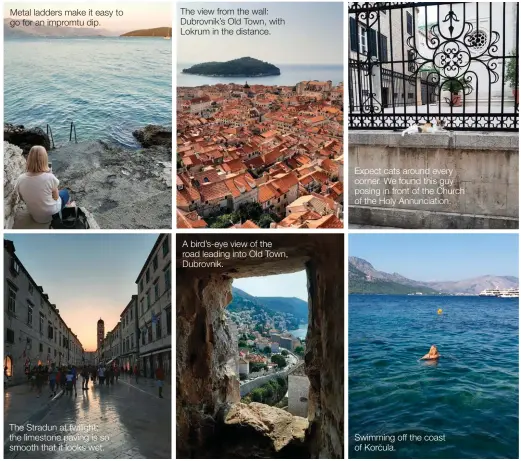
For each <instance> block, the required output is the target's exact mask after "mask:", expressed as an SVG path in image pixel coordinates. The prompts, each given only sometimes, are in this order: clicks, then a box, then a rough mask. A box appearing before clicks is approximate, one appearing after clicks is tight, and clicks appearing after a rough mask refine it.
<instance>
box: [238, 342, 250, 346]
mask: <svg viewBox="0 0 521 461" xmlns="http://www.w3.org/2000/svg"><path fill="white" fill-rule="evenodd" d="M239 347H248V345H247V344H246V342H245V341H239Z"/></svg>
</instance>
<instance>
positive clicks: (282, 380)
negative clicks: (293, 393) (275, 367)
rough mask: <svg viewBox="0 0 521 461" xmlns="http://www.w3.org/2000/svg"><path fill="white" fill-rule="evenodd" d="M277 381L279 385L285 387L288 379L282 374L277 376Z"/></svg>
mask: <svg viewBox="0 0 521 461" xmlns="http://www.w3.org/2000/svg"><path fill="white" fill-rule="evenodd" d="M277 383H278V384H279V387H284V386H285V385H286V380H285V379H284V378H283V377H282V376H277Z"/></svg>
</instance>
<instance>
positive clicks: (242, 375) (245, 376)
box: [239, 373, 248, 381]
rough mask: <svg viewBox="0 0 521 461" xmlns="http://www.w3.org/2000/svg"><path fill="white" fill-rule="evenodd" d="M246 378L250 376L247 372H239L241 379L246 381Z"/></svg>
mask: <svg viewBox="0 0 521 461" xmlns="http://www.w3.org/2000/svg"><path fill="white" fill-rule="evenodd" d="M246 378H248V376H247V375H246V373H240V374H239V379H240V380H241V381H244V380H245V379H246Z"/></svg>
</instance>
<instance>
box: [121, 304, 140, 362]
mask: <svg viewBox="0 0 521 461" xmlns="http://www.w3.org/2000/svg"><path fill="white" fill-rule="evenodd" d="M138 332H139V328H138V314H137V295H132V299H131V300H130V302H129V303H128V304H127V307H125V309H124V310H123V312H122V313H121V360H120V366H123V367H124V368H125V369H126V370H129V369H133V368H134V365H136V364H137V363H138V359H139V344H138V340H137V338H138Z"/></svg>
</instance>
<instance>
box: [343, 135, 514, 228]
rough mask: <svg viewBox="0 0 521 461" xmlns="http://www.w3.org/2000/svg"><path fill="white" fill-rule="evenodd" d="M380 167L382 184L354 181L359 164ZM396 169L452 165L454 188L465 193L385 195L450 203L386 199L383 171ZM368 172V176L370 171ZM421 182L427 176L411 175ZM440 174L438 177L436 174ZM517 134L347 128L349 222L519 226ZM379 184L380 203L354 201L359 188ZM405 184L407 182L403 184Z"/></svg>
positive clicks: (418, 226) (470, 226) (362, 166)
mask: <svg viewBox="0 0 521 461" xmlns="http://www.w3.org/2000/svg"><path fill="white" fill-rule="evenodd" d="M356 168H362V169H378V168H381V174H380V175H371V176H370V177H372V178H378V179H379V180H380V184H378V185H371V186H361V185H356V184H355V179H356V178H361V177H362V176H361V175H355V169H356ZM394 168H398V169H400V170H403V169H422V168H423V169H426V168H430V169H431V171H432V170H433V169H435V168H440V169H442V168H446V169H453V170H454V172H453V174H452V176H451V179H453V180H454V181H455V183H454V186H453V188H457V189H464V191H465V193H464V194H459V195H450V194H446V193H436V194H435V195H428V197H427V196H425V195H418V196H411V195H408V196H407V197H404V196H401V195H398V194H396V195H394V196H393V195H392V194H391V195H390V196H389V195H386V196H385V197H387V198H389V197H390V198H394V199H396V200H397V202H398V201H399V199H400V198H401V197H404V198H420V199H423V198H438V199H440V200H442V199H448V200H449V202H450V204H442V205H439V204H438V205H436V204H418V205H416V204H414V205H410V204H399V203H396V204H392V203H384V201H383V200H381V199H382V198H383V190H384V189H385V188H389V186H388V185H387V186H386V185H385V183H384V180H385V178H391V177H394V178H397V177H398V176H393V175H390V174H388V173H386V172H385V170H386V169H387V170H391V169H394ZM366 177H368V176H366ZM406 177H407V178H410V179H416V180H418V179H419V180H420V181H422V182H423V179H424V177H423V175H407V176H406ZM432 177H435V176H432ZM438 177H440V176H438ZM518 178H519V137H518V134H517V133H477V132H449V131H447V132H440V133H435V134H416V135H406V136H404V137H402V136H401V134H400V133H393V132H389V131H363V130H360V131H358V130H356V131H351V132H350V133H349V223H350V224H362V225H374V226H386V227H401V228H433V229H451V228H454V229H455V228H478V229H479V228H494V229H513V228H518V227H519V195H518V193H519V180H518ZM369 187H370V188H371V189H378V190H379V192H380V196H376V195H374V196H371V198H376V199H377V203H376V204H371V205H367V204H365V203H362V204H359V203H355V198H360V197H365V196H364V195H358V196H357V197H355V193H354V191H355V189H357V188H358V189H360V188H369ZM401 187H406V186H401Z"/></svg>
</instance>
